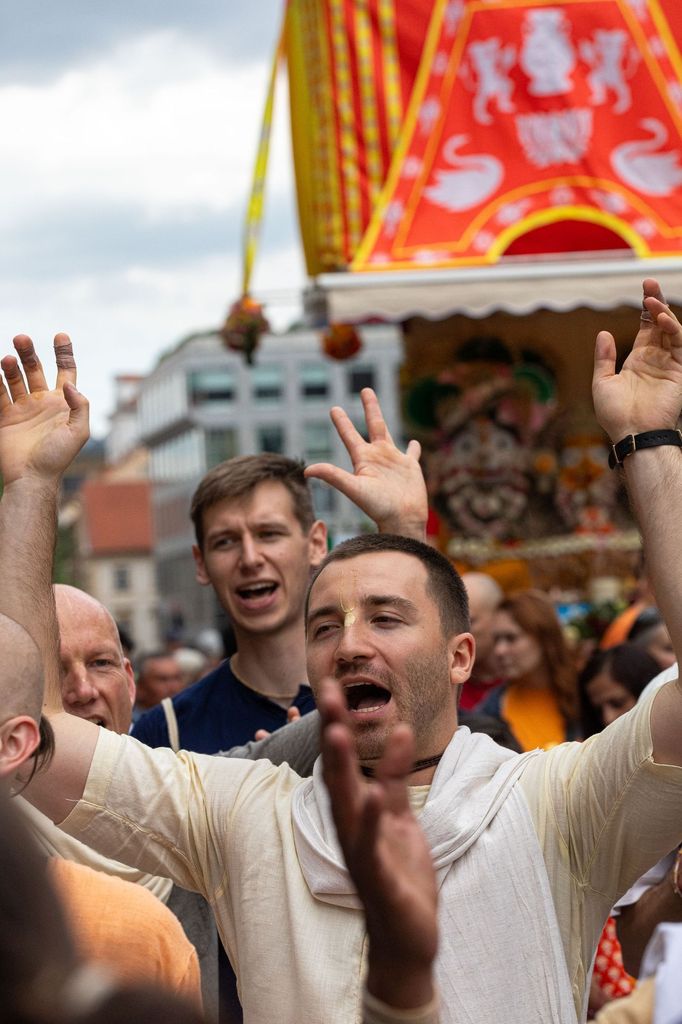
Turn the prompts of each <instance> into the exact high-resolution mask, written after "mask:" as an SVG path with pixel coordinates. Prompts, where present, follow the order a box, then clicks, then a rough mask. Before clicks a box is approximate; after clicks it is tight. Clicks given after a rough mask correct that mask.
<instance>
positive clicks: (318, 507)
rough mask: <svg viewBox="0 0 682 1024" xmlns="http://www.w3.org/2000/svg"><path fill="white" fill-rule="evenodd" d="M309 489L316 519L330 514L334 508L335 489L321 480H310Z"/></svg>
mask: <svg viewBox="0 0 682 1024" xmlns="http://www.w3.org/2000/svg"><path fill="white" fill-rule="evenodd" d="M310 491H311V494H312V496H313V508H314V509H315V516H316V518H317V519H324V518H325V516H332V515H333V514H334V511H335V509H336V491H335V490H334V488H333V487H330V486H329V484H325V483H324V482H323V481H322V480H311V481H310Z"/></svg>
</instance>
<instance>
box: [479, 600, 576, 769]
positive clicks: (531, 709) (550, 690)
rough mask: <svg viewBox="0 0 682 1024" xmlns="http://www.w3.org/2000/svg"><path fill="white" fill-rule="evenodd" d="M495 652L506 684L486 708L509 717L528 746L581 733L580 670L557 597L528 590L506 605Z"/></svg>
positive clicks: (497, 629)
mask: <svg viewBox="0 0 682 1024" xmlns="http://www.w3.org/2000/svg"><path fill="white" fill-rule="evenodd" d="M493 633H494V638H495V639H494V648H493V650H494V655H495V658H496V661H497V666H498V670H499V675H500V676H501V677H502V678H503V679H504V680H505V684H504V686H502V687H500V688H499V689H498V690H496V691H495V692H494V693H493V694H492V695H491V697H490V699H489V701H487V702H486V704H485V706H484V708H482V710H483V711H484V713H486V714H493V715H496V717H498V718H501V719H502V720H503V721H505V722H506V723H507V724H508V725H509V727H510V729H511V730H512V732H513V733H514V735H515V736H516V738H517V739H518V741H519V743H520V744H521V746H522V748H523V749H524V750H534V749H535V748H536V747H541V748H542V749H544V750H548V749H549V748H550V747H553V746H556V745H557V744H558V743H563V742H564V740H570V739H576V738H578V736H579V728H578V719H579V708H578V688H577V673H576V670H575V666H574V664H573V658H572V655H571V652H570V650H569V648H568V645H567V643H566V640H565V639H564V635H563V632H562V629H561V624H560V623H559V619H558V617H557V614H556V612H555V610H554V606H553V605H552V603H551V601H550V600H549V599H548V598H547V597H545V595H544V594H542V593H540V592H539V591H536V590H525V591H523V592H522V593H520V594H515V595H514V596H512V597H509V598H507V599H506V600H505V601H503V602H502V604H501V605H500V607H499V609H498V611H497V614H496V616H495V622H494V626H493Z"/></svg>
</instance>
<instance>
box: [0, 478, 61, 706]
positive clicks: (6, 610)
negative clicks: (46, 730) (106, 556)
mask: <svg viewBox="0 0 682 1024" xmlns="http://www.w3.org/2000/svg"><path fill="white" fill-rule="evenodd" d="M57 493H58V484H57V483H56V482H55V481H44V480H39V479H36V478H32V477H25V478H22V479H19V480H15V481H14V482H13V483H11V484H9V485H8V486H7V487H6V488H5V490H4V493H3V495H2V500H1V501H0V580H1V581H2V585H1V587H0V612H2V613H3V614H4V615H7V616H9V617H10V618H11V619H14V621H15V622H18V623H19V625H21V626H23V628H24V629H25V630H26V631H27V633H29V635H30V636H31V637H32V638H33V640H34V641H35V643H36V645H37V646H38V648H39V650H40V652H41V655H42V658H43V665H44V672H45V698H44V702H45V707H46V709H48V710H60V709H61V706H62V704H61V694H60V687H59V634H58V631H57V618H56V612H55V606H54V596H53V592H52V562H53V557H54V546H55V539H56V530H57Z"/></svg>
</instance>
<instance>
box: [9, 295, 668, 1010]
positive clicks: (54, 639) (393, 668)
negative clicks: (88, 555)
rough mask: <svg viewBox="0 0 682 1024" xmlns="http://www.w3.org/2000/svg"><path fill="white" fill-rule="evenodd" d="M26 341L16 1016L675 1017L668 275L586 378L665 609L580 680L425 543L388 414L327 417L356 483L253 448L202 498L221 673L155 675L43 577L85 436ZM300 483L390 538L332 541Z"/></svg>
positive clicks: (17, 687) (17, 558)
mask: <svg viewBox="0 0 682 1024" xmlns="http://www.w3.org/2000/svg"><path fill="white" fill-rule="evenodd" d="M14 345H15V350H16V355H7V356H5V358H3V359H2V371H3V374H4V379H3V378H2V377H0V473H1V474H2V480H3V487H4V490H3V493H2V498H1V500H0V578H2V580H3V586H2V590H1V592H0V637H1V639H2V649H3V658H2V660H1V662H0V795H2V797H3V799H2V800H0V834H1V835H2V837H3V839H2V842H1V843H0V856H1V857H2V858H3V871H2V872H0V935H2V938H1V939H0V943H1V948H2V954H1V955H0V979H1V980H0V987H1V991H2V998H1V999H0V1022H1V1021H2V1020H3V1019H6V1020H7V1021H26V1022H31V1021H35V1022H38V1021H45V1022H48V1021H60V1022H61V1021H76V1020H79V1019H86V1020H92V1021H107V1020H112V1021H113V1020H122V1019H123V1018H124V1017H125V1018H127V1020H128V1021H131V1020H138V1019H139V1020H147V1019H156V1018H159V1019H160V1018H161V1015H162V1014H163V1015H164V1017H166V1018H169V1019H170V1020H171V1021H174V1020H176V1019H177V1020H187V1021H200V1020H205V1021H208V1022H216V1021H220V1022H227V1024H236V1022H240V1021H242V1020H243V1021H244V1022H245V1024H275V1022H277V1024H279V1022H282V1024H287V1022H289V1021H291V1022H292V1024H293V1022H294V1021H296V1022H309V1024H337V1022H338V1024H349V1022H358V1024H359V1022H364V1024H372V1022H379V1024H390V1022H394V1021H411V1022H415V1024H436V1022H441V1024H461V1022H465V1021H466V1022H470V1024H487V1022H489V1021H490V1022H493V1021H501V1020H504V1021H509V1022H511V1024H516V1022H518V1024H521V1022H523V1024H528V1022H537V1024H550V1022H551V1024H554V1022H561V1024H563V1022H567V1024H568V1022H576V1021H580V1020H583V1019H585V1017H586V1016H588V1015H589V1016H590V1017H596V1019H598V1020H599V1021H602V1022H609V1021H611V1022H617V1021H623V1022H625V1021H653V1020H656V1022H657V1024H658V1022H659V1021H660V1022H663V1021H665V1022H666V1024H674V1022H675V1021H677V1022H678V1024H679V1022H680V1021H682V990H681V988H680V981H679V978H681V977H682V867H681V863H682V857H681V855H680V843H681V841H682V687H681V686H680V684H679V683H678V681H677V669H676V656H677V654H678V652H679V650H680V647H682V618H681V617H680V608H681V607H682V603H681V601H680V598H682V574H681V573H679V571H678V570H677V563H676V547H677V545H676V539H677V537H676V533H677V531H676V503H677V501H676V499H677V497H678V496H682V456H681V455H680V453H679V452H678V451H676V450H675V448H676V447H681V446H682V443H681V442H682V435H679V433H678V432H677V430H676V426H677V422H678V419H679V416H680V412H681V410H682V327H681V326H680V325H679V323H678V322H677V320H676V318H675V317H674V315H673V314H672V312H671V311H670V309H669V308H668V307H667V306H666V304H665V302H664V300H663V297H662V296H661V294H660V291H659V289H658V286H657V285H656V282H654V281H651V280H648V281H646V282H645V284H644V301H643V307H642V316H641V322H640V328H639V332H638V333H637V336H636V339H635V341H634V346H633V349H632V352H631V354H630V355H629V357H628V359H627V360H626V362H625V364H624V365H623V367H622V369H621V370H620V371H619V372H618V373H617V372H616V369H615V343H614V341H613V338H612V337H611V336H610V335H609V334H608V333H606V332H602V333H601V334H600V335H599V337H598V339H597V344H596V349H595V373H594V384H593V398H594V406H595V413H596V416H597V419H598V420H599V422H600V424H601V426H602V427H603V429H604V430H605V432H606V434H607V435H608V436H609V438H610V440H611V442H612V444H613V445H614V453H615V455H616V458H617V461H618V463H619V467H618V468H617V469H616V471H617V472H620V473H623V474H624V475H625V478H626V481H627V486H628V489H629V493H630V497H631V502H632V505H633V510H634V513H635V515H636V517H637V520H638V523H639V526H640V530H641V533H642V537H643V543H644V549H645V553H646V558H647V567H648V574H649V578H650V582H651V586H652V595H651V598H650V601H648V602H646V603H645V602H642V601H639V602H637V603H636V604H633V606H632V607H631V608H629V609H628V610H627V611H626V612H625V613H624V614H623V615H622V616H621V617H620V620H619V621H618V622H614V623H613V624H612V626H610V628H609V629H608V630H607V631H606V632H605V634H604V636H603V637H602V638H601V643H600V644H599V646H598V647H597V648H596V649H595V650H594V651H593V652H592V654H591V655H590V656H589V657H588V658H587V659H586V660H585V659H583V660H582V662H581V661H580V659H579V658H578V655H577V652H576V651H575V650H574V649H572V647H571V645H570V643H569V641H568V640H567V637H566V632H565V630H564V629H563V628H562V623H561V621H560V619H559V617H558V615H557V611H556V609H555V607H554V605H553V604H552V602H551V601H550V599H549V597H548V596H547V595H546V594H544V593H541V592H539V591H536V590H527V591H524V592H521V593H511V594H505V593H503V591H502V590H501V588H500V586H499V585H498V584H497V583H496V582H495V581H494V580H493V579H492V578H491V577H489V576H486V575H485V574H483V573H481V572H470V573H466V574H464V576H462V577H460V576H459V575H458V573H457V572H456V571H455V569H454V568H453V566H452V565H451V563H450V562H449V561H448V560H447V558H445V557H444V556H443V555H442V554H440V553H439V552H438V551H436V550H435V549H434V548H433V547H431V546H430V545H428V544H426V543H425V526H426V519H427V496H426V488H425V484H424V480H423V476H422V473H421V469H420V464H419V459H420V454H421V453H420V448H419V445H418V444H417V442H415V441H412V442H410V443H409V445H408V446H407V448H406V450H405V451H402V450H401V449H399V448H398V447H397V446H396V445H395V444H394V442H393V439H392V438H391V436H390V434H389V432H388V430H387V428H386V425H385V423H384V420H383V417H382V414H381V410H380V407H379V404H378V402H377V399H376V396H375V395H374V394H373V393H372V392H371V391H369V390H365V391H364V392H363V395H362V400H363V406H364V411H365V418H366V425H367V430H366V439H365V437H363V436H362V435H361V434H360V433H359V431H358V430H357V429H356V427H355V426H354V425H353V423H352V422H351V420H350V419H349V417H348V416H347V415H346V413H345V412H344V411H343V410H341V409H339V408H334V409H332V411H331V417H332V421H333V423H334V426H335V428H336V430H337V431H338V434H339V436H340V437H341V439H342V441H343V443H344V445H345V447H346V449H347V451H348V453H349V456H350V461H351V469H350V470H343V469H341V468H339V467H337V466H333V465H331V464H317V465H313V466H308V467H307V468H304V467H303V466H302V465H301V464H299V463H298V462H296V461H295V460H291V459H289V458H286V457H284V456H279V455H272V454H263V455H245V456H240V457H238V458H235V459H231V460H229V461H227V462H224V463H221V464H220V465H219V466H217V467H215V468H214V469H212V470H211V471H210V472H209V473H208V474H207V475H206V476H205V477H204V479H203V480H202V481H201V483H200V484H199V487H198V488H197V491H196V493H195V496H194V499H193V502H192V507H191V509H189V510H188V513H189V514H190V516H191V520H192V523H193V526H194V532H195V544H194V547H193V554H194V561H195V567H196V577H197V580H198V581H199V583H200V584H202V585H205V586H210V587H212V588H213V590H214V592H215V594H216V597H217V599H218V601H219V602H220V604H221V606H222V607H223V609H224V611H225V612H226V615H227V617H228V619H229V622H230V625H231V630H232V634H233V643H234V649H233V650H231V651H229V652H228V654H227V656H225V651H223V650H221V649H220V645H219V643H217V642H216V638H215V636H213V635H209V636H208V637H207V636H205V637H204V638H203V639H204V642H203V643H199V642H197V646H196V648H193V649H192V648H190V649H187V648H185V649H179V648H178V644H177V643H176V642H174V643H173V644H169V645H168V646H167V647H163V648H159V649H157V650H147V651H139V652H138V651H135V650H134V649H132V640H131V638H129V637H126V636H125V635H122V633H121V631H120V630H119V629H118V627H117V625H116V623H115V621H114V619H113V618H112V616H111V615H110V613H109V612H108V610H107V609H106V608H105V607H104V606H103V605H101V604H100V603H99V602H98V601H97V600H95V599H94V598H93V597H92V596H90V595H88V594H86V593H84V592H82V591H80V590H77V589H76V588H74V587H70V586H65V585H60V584H58V585H54V586H53V583H52V574H53V553H54V545H55V534H56V511H57V499H58V493H59V485H60V480H61V477H62V475H63V474H64V472H65V470H66V469H67V468H68V466H69V465H70V463H71V461H72V460H73V459H74V458H75V456H76V455H77V453H78V451H79V450H80V448H81V446H82V445H83V443H84V442H85V440H86V438H87V436H88V422H87V421H88V406H87V401H86V399H85V398H84V397H83V396H82V395H81V394H80V393H79V392H78V390H77V388H76V364H75V359H74V356H73V351H72V347H71V343H70V340H69V339H68V337H67V336H66V335H57V337H56V338H55V358H56V364H57V380H56V385H55V387H54V388H53V389H51V388H50V387H49V385H48V383H47V378H46V375H45V372H44V370H43V368H42V365H41V363H40V360H39V358H38V355H37V353H36V351H35V348H34V346H33V343H32V341H31V340H30V339H29V338H28V337H26V336H23V335H20V336H18V337H17V338H15V341H14ZM630 437H632V439H633V440H632V443H631V445H630V444H629V443H628V444H627V445H626V448H625V450H624V449H623V448H622V446H621V444H620V442H621V441H623V439H626V438H630ZM640 448H641V449H647V450H640ZM311 478H316V479H319V480H322V481H324V482H326V483H327V484H329V485H331V486H333V487H335V488H337V489H338V490H340V491H341V492H342V493H343V494H344V495H346V496H347V497H348V498H350V499H351V500H352V501H353V502H355V503H356V504H357V505H358V506H359V507H360V508H361V509H362V510H363V511H364V512H365V513H366V515H367V516H368V517H369V518H370V519H372V520H373V521H374V522H375V524H376V527H377V532H376V533H368V534H366V535H362V536H360V537H357V538H354V539H353V540H349V541H346V542H344V543H342V544H340V545H338V546H337V547H336V548H333V549H332V550H331V551H329V550H328V542H327V531H326V527H325V525H324V523H323V522H321V521H320V520H318V519H316V517H315V513H314V509H313V505H312V499H311V492H310V487H309V482H308V481H309V480H310V479H311ZM654 593H655V595H656V598H655V599H654V598H653V594H654ZM654 602H655V603H654ZM662 670H663V671H662ZM10 795H11V796H12V797H13V799H12V800H10V799H9V796H10ZM675 965H676V966H675ZM664 1008H667V1009H665V1012H667V1013H668V1016H661V1014H662V1013H663V1012H664ZM654 1014H657V1016H655V1017H654Z"/></svg>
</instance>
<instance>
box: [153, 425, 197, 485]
mask: <svg viewBox="0 0 682 1024" xmlns="http://www.w3.org/2000/svg"><path fill="white" fill-rule="evenodd" d="M204 457H205V448H204V441H203V434H202V432H201V431H200V430H198V429H197V428H196V427H193V428H192V429H191V430H186V431H185V432H184V433H183V434H178V436H177V437H172V438H170V439H169V440H168V441H164V442H163V444H159V445H156V446H155V447H154V448H153V449H152V452H151V476H152V480H187V479H189V478H191V477H193V476H198V475H199V474H200V473H203V472H204V470H205V463H204Z"/></svg>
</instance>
